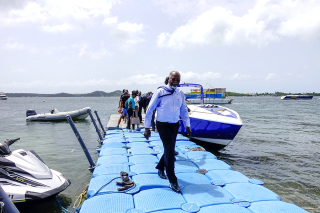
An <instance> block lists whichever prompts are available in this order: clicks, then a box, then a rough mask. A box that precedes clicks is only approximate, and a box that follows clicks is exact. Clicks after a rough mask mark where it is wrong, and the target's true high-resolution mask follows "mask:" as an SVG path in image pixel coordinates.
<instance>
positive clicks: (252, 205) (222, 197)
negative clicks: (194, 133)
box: [80, 115, 306, 213]
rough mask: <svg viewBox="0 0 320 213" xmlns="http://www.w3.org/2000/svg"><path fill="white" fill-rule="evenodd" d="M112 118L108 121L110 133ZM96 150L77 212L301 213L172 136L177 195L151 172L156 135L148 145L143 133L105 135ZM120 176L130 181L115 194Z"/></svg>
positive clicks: (157, 150) (159, 149)
mask: <svg viewBox="0 0 320 213" xmlns="http://www.w3.org/2000/svg"><path fill="white" fill-rule="evenodd" d="M113 117H114V119H112V118H113ZM116 117H117V118H119V115H117V116H115V115H113V116H111V117H110V120H109V124H108V127H109V128H110V129H111V128H112V125H113V124H114V120H116V119H115V118H116ZM110 122H111V123H110ZM114 126H115V125H114ZM114 126H113V127H114ZM198 150H200V151H198ZM97 151H98V152H99V159H98V161H97V163H96V164H97V167H96V168H95V169H94V171H93V174H92V179H91V181H90V184H89V188H88V193H87V198H88V199H87V200H86V201H85V202H84V203H83V205H82V207H81V209H80V213H119V212H125V213H144V212H155V213H184V212H199V213H306V211H305V210H303V209H301V208H300V207H298V206H296V205H293V204H290V203H286V202H282V201H281V200H280V197H279V196H278V195H277V194H275V193H274V192H272V191H270V190H269V189H267V188H265V187H263V186H262V185H263V182H262V181H259V180H256V179H250V178H248V177H246V176H245V175H243V174H241V173H239V172H237V171H234V170H232V168H231V167H230V166H229V165H228V164H226V163H225V162H223V161H221V160H218V159H217V157H216V156H214V155H213V154H212V153H210V152H207V151H203V148H202V147H200V146H198V145H197V144H195V143H194V142H191V141H189V139H188V138H186V137H184V136H182V135H178V136H177V142H176V151H178V153H179V154H178V155H176V161H175V173H176V176H177V178H178V183H179V186H180V188H181V193H176V192H174V191H172V190H171V189H170V186H169V185H170V184H169V181H168V179H161V178H160V177H159V176H158V174H157V173H158V171H157V169H155V167H156V165H157V163H158V161H159V160H160V158H161V156H162V154H163V146H162V142H161V139H160V137H159V134H158V133H156V132H151V137H150V138H149V140H147V139H146V138H144V136H143V132H139V131H137V132H129V131H128V130H126V129H124V130H122V129H119V130H108V131H107V132H106V135H105V137H104V140H103V145H102V147H101V148H100V149H98V150H97ZM121 171H124V172H127V173H128V174H129V177H130V178H131V179H132V181H134V186H133V187H132V188H130V189H127V190H125V191H118V190H117V188H120V187H121V186H119V185H117V184H116V181H118V182H121V181H122V180H121V177H120V172H121Z"/></svg>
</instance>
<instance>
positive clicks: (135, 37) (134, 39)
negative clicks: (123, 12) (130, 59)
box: [111, 22, 144, 51]
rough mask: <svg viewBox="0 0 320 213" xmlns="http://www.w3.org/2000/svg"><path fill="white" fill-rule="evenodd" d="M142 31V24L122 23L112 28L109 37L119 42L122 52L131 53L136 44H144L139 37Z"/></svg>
mask: <svg viewBox="0 0 320 213" xmlns="http://www.w3.org/2000/svg"><path fill="white" fill-rule="evenodd" d="M143 29H144V25H143V24H137V23H129V22H122V23H118V24H117V25H115V26H113V27H112V30H111V36H112V37H113V38H114V39H116V40H117V41H118V42H119V46H120V48H121V49H122V50H124V51H131V50H132V49H133V48H134V47H135V46H136V45H137V44H138V43H141V42H144V39H143V38H141V37H140V35H141V34H143V33H144V32H143Z"/></svg>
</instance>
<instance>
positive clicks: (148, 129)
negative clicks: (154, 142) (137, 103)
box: [143, 128, 151, 140]
mask: <svg viewBox="0 0 320 213" xmlns="http://www.w3.org/2000/svg"><path fill="white" fill-rule="evenodd" d="M143 135H144V137H145V138H146V139H147V140H148V139H149V137H150V136H151V132H150V128H145V130H144V134H143Z"/></svg>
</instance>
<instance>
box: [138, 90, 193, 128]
mask: <svg viewBox="0 0 320 213" xmlns="http://www.w3.org/2000/svg"><path fill="white" fill-rule="evenodd" d="M166 87H167V88H168V89H169V90H171V88H170V87H169V86H166ZM166 94H170V92H168V91H166V90H164V89H163V88H159V89H157V90H156V91H155V93H154V94H153V95H152V98H151V101H150V103H149V106H148V109H147V112H146V116H145V120H144V127H145V128H150V125H151V118H152V112H153V110H155V109H156V110H157V113H156V120H157V121H160V122H167V123H177V122H178V121H179V119H180V117H179V116H181V118H182V121H183V124H184V125H185V126H190V119H189V114H188V108H187V106H186V102H185V98H184V93H183V91H182V90H181V89H180V88H176V89H175V91H174V93H173V94H172V95H166ZM163 95H166V96H163ZM161 96H163V97H161ZM159 97H160V98H159Z"/></svg>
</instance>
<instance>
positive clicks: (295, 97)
mask: <svg viewBox="0 0 320 213" xmlns="http://www.w3.org/2000/svg"><path fill="white" fill-rule="evenodd" d="M312 98H313V96H312V95H285V96H282V97H281V100H300V99H301V100H311V99H312Z"/></svg>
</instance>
